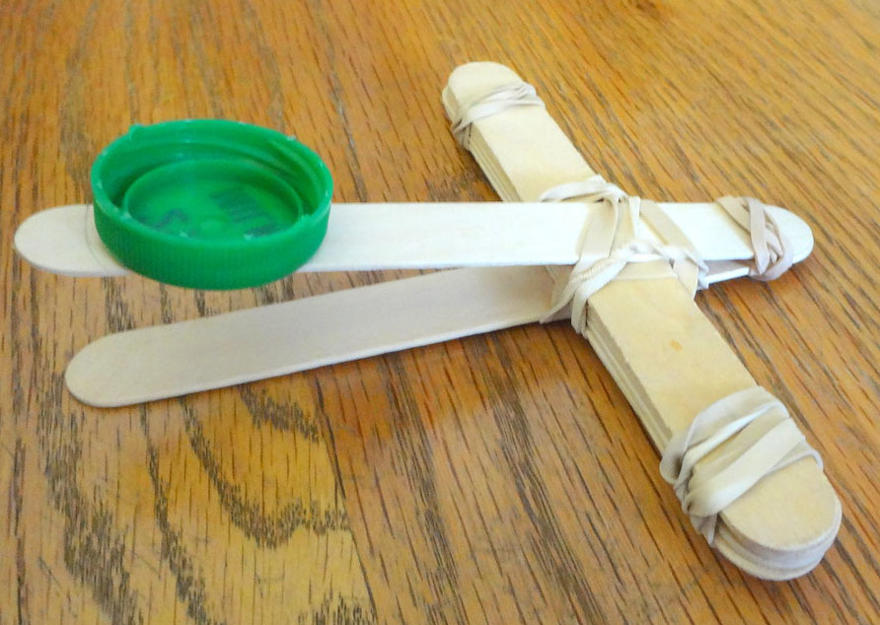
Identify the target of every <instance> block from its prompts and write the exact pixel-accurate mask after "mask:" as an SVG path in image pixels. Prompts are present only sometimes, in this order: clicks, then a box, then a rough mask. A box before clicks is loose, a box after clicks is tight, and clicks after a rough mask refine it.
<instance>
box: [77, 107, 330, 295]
mask: <svg viewBox="0 0 880 625" xmlns="http://www.w3.org/2000/svg"><path fill="white" fill-rule="evenodd" d="M92 191H93V193H94V198H95V225H96V227H97V229H98V234H99V235H100V236H101V240H102V241H103V242H104V244H105V245H106V246H107V248H108V249H109V250H110V251H111V253H113V255H114V256H116V258H117V259H118V260H119V261H120V262H121V263H122V264H124V265H125V266H126V267H128V268H129V269H131V270H133V271H136V272H137V273H140V274H143V275H145V276H148V277H150V278H153V279H155V280H159V281H161V282H167V283H169V284H175V285H178V286H186V287H194V288H202V289H237V288H244V287H250V286H257V285H260V284H265V283H266V282H271V281H272V280H277V279H278V278H281V277H283V276H286V275H288V274H289V273H292V272H293V271H295V270H296V268H297V267H299V266H300V265H302V264H303V263H305V262H306V261H307V260H308V259H309V258H310V257H311V256H312V254H314V253H315V250H317V249H318V246H319V245H320V244H321V241H322V240H323V238H324V234H325V233H326V231H327V220H328V218H329V216H330V196H331V195H332V191H333V182H332V179H331V177H330V172H329V171H328V170H327V167H326V166H325V165H324V163H323V161H321V159H320V158H319V157H318V156H317V155H316V154H315V153H314V152H312V151H311V150H310V149H309V148H307V147H306V146H304V145H302V144H301V143H299V142H298V141H296V140H295V139H292V138H290V137H287V136H285V135H283V134H281V133H279V132H276V131H274V130H269V129H268V128H260V127H258V126H251V125H249V124H243V123H240V122H233V121H225V120H185V121H173V122H165V123H161V124H155V125H152V126H134V127H132V128H131V130H129V132H128V134H126V135H124V136H122V137H120V138H119V139H117V140H116V141H114V142H113V143H111V144H110V145H109V146H107V148H105V149H104V151H103V152H101V154H100V155H98V158H97V159H96V160H95V163H94V165H93V166H92Z"/></svg>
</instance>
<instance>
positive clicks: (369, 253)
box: [15, 202, 813, 283]
mask: <svg viewBox="0 0 880 625" xmlns="http://www.w3.org/2000/svg"><path fill="white" fill-rule="evenodd" d="M598 206H600V205H598V204H594V203H565V204H560V203H546V202H545V203H537V202H531V203H501V202H479V203H465V202H459V203H451V202H447V203H425V204H419V203H393V204H392V203H383V204H334V205H333V209H332V211H331V213H330V223H329V226H328V229H327V236H326V237H325V240H324V241H323V243H322V244H321V247H320V248H319V249H318V251H317V252H316V253H315V255H314V256H313V257H312V258H311V259H310V260H309V262H307V263H306V264H305V265H303V266H302V267H300V268H299V269H298V271H367V270H381V269H446V268H451V267H499V266H510V265H573V264H574V263H575V262H577V260H578V258H579V252H578V245H579V241H580V236H581V231H582V229H583V228H584V224H589V222H590V220H591V219H592V215H593V212H594V211H595V209H596V208H597V207H598ZM660 208H661V209H662V210H663V211H664V213H665V214H666V215H668V216H669V218H670V219H671V220H672V222H673V223H674V224H676V226H677V227H678V228H680V229H681V230H682V231H683V232H684V233H686V234H687V235H688V237H689V238H690V239H691V241H693V243H694V247H695V249H696V250H697V252H698V253H699V254H700V256H701V257H702V258H703V259H704V260H706V261H708V262H716V263H718V262H719V261H736V260H749V259H751V258H752V256H753V252H752V248H751V245H750V243H749V241H748V238H747V237H746V235H745V234H744V232H743V230H742V229H741V228H740V227H738V226H737V225H736V224H735V223H734V222H733V220H732V219H731V218H730V217H729V216H728V215H727V214H726V213H725V212H724V211H723V210H722V209H721V208H720V207H719V206H718V205H717V204H714V203H712V204H696V203H691V204H672V203H665V204H660ZM771 210H772V211H773V213H774V215H775V216H776V218H777V220H778V221H779V223H780V227H781V228H782V230H783V231H784V232H785V233H786V235H787V236H788V238H789V239H790V240H791V241H792V242H793V243H792V244H793V247H794V260H795V262H798V261H801V260H803V259H804V258H806V257H807V256H808V255H809V253H810V251H811V250H812V247H813V237H812V233H811V232H810V228H809V226H807V225H806V224H805V223H804V222H803V221H802V220H801V219H799V218H798V217H797V216H796V215H793V214H792V213H790V212H788V211H786V210H783V209H781V208H776V207H772V208H771ZM646 228H647V230H648V232H649V235H650V236H652V237H653V240H655V241H659V239H658V238H657V236H656V234H653V233H652V232H651V230H650V227H649V226H647V225H646ZM15 247H16V250H18V252H19V254H21V255H22V256H23V257H24V258H25V259H26V260H28V262H30V263H31V264H32V265H34V266H36V267H39V268H40V269H43V270H45V271H51V272H52V273H58V274H61V275H68V276H78V277H97V276H106V277H110V276H119V275H124V274H125V273H127V272H128V270H127V269H126V268H125V267H124V266H123V265H121V264H119V263H118V262H117V261H116V260H115V259H114V258H113V256H112V255H111V253H110V252H109V251H108V250H107V249H106V247H104V245H103V243H102V242H101V239H100V237H99V236H98V232H97V230H95V222H94V218H93V214H92V208H91V206H90V205H88V204H75V205H71V206H62V207H58V208H52V209H47V210H44V211H40V212H38V213H36V214H34V215H32V216H31V217H29V218H28V219H26V220H25V221H24V222H23V223H22V224H21V225H20V226H19V228H18V229H17V230H16V233H15ZM747 271H748V269H747V266H746V265H745V264H743V263H738V264H737V263H734V264H730V265H717V266H716V267H714V271H712V270H710V274H709V276H708V278H709V280H708V281H709V282H710V283H711V282H714V281H716V274H717V279H729V278H731V277H739V276H741V275H746V273H747Z"/></svg>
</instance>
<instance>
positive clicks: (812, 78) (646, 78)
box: [0, 0, 880, 625]
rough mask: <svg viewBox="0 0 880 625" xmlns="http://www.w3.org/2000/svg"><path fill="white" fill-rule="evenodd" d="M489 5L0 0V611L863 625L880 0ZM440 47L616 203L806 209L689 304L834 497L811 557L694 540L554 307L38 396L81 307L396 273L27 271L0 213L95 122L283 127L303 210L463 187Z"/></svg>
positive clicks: (869, 612)
mask: <svg viewBox="0 0 880 625" xmlns="http://www.w3.org/2000/svg"><path fill="white" fill-rule="evenodd" d="M509 4H510V7H507V8H505V7H506V5H505V3H497V2H461V1H459V0H447V1H446V2H396V3H395V2H376V3H366V2H362V3H355V2H351V3H344V2H283V1H280V0H277V1H271V0H258V1H255V2H241V3H232V2H229V3H226V2H213V3H205V2H178V1H177V0H155V1H154V2H150V3H135V2H126V3H122V2H111V1H107V0H96V1H94V2H85V1H80V0H77V1H69V2H53V1H50V0H34V1H32V2H26V1H24V0H7V1H5V2H3V3H2V6H0V94H2V95H0V98H2V106H0V124H2V125H0V128H2V140H0V206H2V213H0V219H2V222H0V223H2V226H0V232H2V237H3V238H2V247H0V251H2V284H3V287H4V288H3V299H2V322H3V326H2V329H3V334H2V338H0V345H2V354H3V357H2V361H0V366H2V369H0V373H2V381H3V386H2V387H0V468H2V470H0V482H2V493H3V500H2V501H3V503H2V514H0V541H2V543H0V558H2V567H0V624H2V625H6V624H7V623H95V622H102V623H103V622H108V623H109V622H115V623H189V622H193V623H251V622H255V623H325V622H328V623H329V622H332V623H371V622H399V623H572V622H595V623H616V622H633V623H641V622H657V623H667V622H668V623H683V622H692V623H711V622H724V623H733V622H749V623H780V622H783V620H784V621H785V622H791V623H794V622H798V623H801V622H807V621H810V620H813V621H817V622H821V623H831V622H852V623H856V622H859V623H872V622H873V623H876V622H880V597H878V588H880V567H878V562H877V559H878V553H880V549H878V547H880V541H878V538H877V518H878V513H880V489H878V483H880V471H878V467H880V454H878V448H880V427H878V425H877V419H878V415H880V370H878V364H877V363H878V362H880V321H878V320H880V289H878V287H877V285H876V280H878V279H880V270H878V267H880V220H878V214H880V213H878V209H877V205H878V203H880V186H878V180H880V147H878V146H880V79H878V76H880V53H878V46H880V9H878V7H877V5H876V4H874V3H871V2H866V1H864V0H861V1H859V0H851V1H850V2H847V1H845V0H829V1H819V0H810V1H807V2H794V1H784V2H762V3H759V2H734V1H732V0H730V1H725V0H706V1H704V2H690V1H687V0H671V1H669V2H654V1H652V0H644V1H639V2H600V3H589V4H588V3H571V2H543V3H509ZM576 4H581V5H583V6H580V7H577V8H575V7H574V6H573V5H576ZM469 60H495V61H499V62H502V63H505V64H508V65H510V66H512V67H513V68H515V69H516V70H517V71H518V72H519V73H520V74H521V75H522V76H524V77H525V78H526V80H528V81H530V82H532V83H533V84H535V85H536V87H537V88H538V91H539V93H540V94H541V95H542V96H543V97H544V99H545V101H546V102H547V105H548V107H549V110H550V111H551V113H552V114H553V115H554V117H555V118H556V119H558V120H559V121H560V123H561V124H562V126H563V128H564V129H565V130H566V131H567V132H568V133H569V134H570V136H571V137H572V138H573V140H574V142H575V143H576V144H577V145H578V146H579V147H580V148H581V149H582V151H583V152H584V153H585V155H586V156H587V159H588V161H589V162H591V163H592V164H594V166H595V168H596V169H597V170H598V171H600V172H602V173H603V174H604V175H605V176H606V177H607V178H608V179H609V180H612V181H615V182H617V183H619V184H620V185H621V186H622V187H623V188H625V189H627V190H629V191H630V192H632V193H638V194H641V195H645V196H650V197H655V198H657V199H677V200H681V201H696V200H704V199H709V198H713V197H717V196H719V195H723V194H725V193H727V192H736V193H740V194H751V195H755V196H758V197H761V198H762V199H764V200H765V201H767V202H769V203H774V204H778V205H781V206H786V207H789V208H791V209H793V210H795V211H796V212H798V213H799V214H801V215H802V216H803V217H804V218H805V219H807V220H808V221H809V223H810V224H811V225H812V226H813V228H814V233H815V236H816V249H815V252H814V254H813V256H812V257H811V258H809V259H808V260H807V261H806V262H804V263H803V264H802V265H799V266H797V267H796V268H795V269H794V270H792V271H791V272H790V273H788V274H787V275H786V276H784V277H783V278H782V279H780V280H778V281H776V282H774V283H771V284H762V283H757V282H753V281H749V280H744V281H738V282H735V283H728V284H723V285H718V286H716V287H713V289H712V290H711V291H710V292H707V293H703V294H700V295H698V296H697V297H698V301H699V303H700V306H701V308H702V309H703V310H704V311H705V313H706V314H707V315H709V317H710V318H711V319H712V320H713V322H714V323H715V324H716V325H717V327H718V328H719V329H720V331H721V332H722V334H723V335H724V336H725V337H726V338H727V340H728V341H729V342H730V344H731V345H732V346H733V347H734V349H735V350H736V351H737V353H738V354H739V356H740V357H741V358H742V360H743V361H744V362H745V363H746V364H747V366H748V368H749V369H750V370H751V372H752V373H753V374H754V375H755V377H756V378H757V379H758V381H759V382H760V383H762V384H763V385H765V386H767V387H768V388H770V389H771V390H772V391H773V392H774V393H776V394H777V395H779V396H780V397H781V398H782V399H783V400H784V401H785V403H786V404H787V405H788V406H789V407H790V408H792V409H793V410H794V412H795V413H796V414H797V417H796V418H797V419H798V421H799V423H800V424H801V426H802V428H803V429H804V431H805V432H806V433H807V436H808V439H809V441H810V442H811V443H812V444H813V445H814V446H816V447H817V448H818V449H819V451H820V452H821V453H822V455H823V457H824V459H825V467H826V472H827V474H828V476H829V477H830V479H831V481H832V482H833V483H834V484H835V486H836V488H837V489H838V492H839V494H840V497H841V499H842V502H843V507H844V522H843V526H842V528H841V531H840V535H839V539H838V541H837V543H836V544H835V545H834V547H832V549H831V550H830V551H829V553H828V554H827V556H826V558H825V560H824V561H823V562H822V564H820V566H819V567H818V568H817V569H816V570H815V571H814V572H813V573H812V574H810V575H808V576H806V577H803V578H801V579H798V580H796V581H793V582H788V583H771V582H763V581H760V580H757V579H754V578H750V577H748V576H746V575H744V574H742V573H741V572H740V571H739V570H738V569H736V568H735V567H733V566H732V565H730V564H729V563H727V562H726V561H725V560H724V559H723V558H720V557H719V556H718V555H716V554H715V553H714V552H713V551H712V550H711V549H710V548H709V547H708V546H707V545H706V544H705V541H704V540H703V539H702V538H700V537H699V536H698V535H697V534H696V532H695V531H694V530H693V529H692V528H691V527H690V524H689V522H688V520H687V519H686V517H685V516H684V515H683V514H682V513H681V511H680V508H679V505H678V502H677V501H676V499H675V497H674V495H673V493H672V490H671V489H670V488H669V487H668V485H667V484H665V483H664V482H663V480H662V479H661V478H660V475H659V473H658V467H657V465H658V457H657V454H656V452H655V450H654V449H653V448H652V447H651V445H650V443H649V442H648V439H647V437H646V435H645V433H644V432H643V430H642V428H641V426H640V425H639V423H638V421H637V419H636V417H635V416H634V415H633V413H632V411H631V409H630V408H629V406H628V405H627V403H626V401H625V400H624V398H623V395H622V394H621V392H620V391H619V390H618V389H617V387H616V386H615V384H614V382H613V381H612V379H611V378H610V376H609V375H608V374H607V373H606V372H605V370H604V369H603V367H602V365H601V363H600V362H599V361H598V359H597V358H596V356H595V354H594V353H593V352H592V350H591V349H590V347H589V345H588V344H587V343H586V342H585V341H584V340H583V339H582V338H580V337H579V336H578V335H577V334H575V333H574V332H573V331H572V330H571V328H570V327H569V326H568V324H567V323H556V324H551V325H548V326H539V325H533V326H527V327H522V328H518V329H514V330H509V331H505V332H498V333H494V334H490V335H486V336H479V337H475V338H470V339H467V340H460V341H452V342H449V343H445V344H440V345H434V346H431V347H426V348H423V349H418V350H412V351H408V352H403V353H399V354H392V355H389V356H384V357H378V358H371V359H368V360H363V361H359V362H353V363H350V364H344V365H338V366H333V367H326V368H323V369H320V370H317V371H314V372H309V373H306V374H299V375H291V376H285V377H282V378H279V379H273V380H268V381H265V382H261V383H257V384H249V385H244V386H241V387H236V388H228V389H224V390H220V391H214V392H207V393H201V394H198V395H195V396H192V397H187V398H184V399H180V400H171V401H163V402H156V403H152V404H149V405H142V406H134V407H130V408H124V409H114V410H101V409H95V408H90V407H86V406H84V405H82V404H80V403H78V402H77V401H76V400H74V399H73V398H72V397H71V396H70V395H69V394H68V393H67V391H66V389H65V387H64V385H63V377H62V376H63V371H64V367H65V365H66V363H67V361H68V360H69V359H70V357H71V356H72V355H73V354H74V353H75V352H76V351H77V350H78V349H80V348H81V347H83V346H84V345H86V344H87V343H88V342H89V341H91V340H94V339H95V338H98V337H100V336H101V335H103V334H106V333H108V332H111V331H118V330H123V329H127V328H133V327H140V326H146V325H148V324H156V323H162V322H171V321H175V320H182V319H189V318H194V317H198V316H203V315H210V314H215V313H219V312H222V311H226V310H232V309H238V308H243V307H246V306H254V305H260V304H265V303H268V302H276V301H282V300H287V299H290V298H293V297H303V296H306V295H309V294H315V293H321V292H326V291H330V290H334V289H342V288H347V287H350V286H352V285H358V284H367V283H371V282H376V281H381V280H386V279H390V278H394V277H397V276H398V275H402V274H395V273H383V274H379V273H370V274H366V275H354V274H352V275H335V274H333V275H296V276H294V277H292V278H289V279H286V280H282V281H280V282H277V283H274V284H270V285H268V286H266V287H263V288H259V289H253V290H247V291H241V292H197V291H191V290H184V289H178V288H173V287H167V286H163V285H160V284H157V283H155V282H152V281H149V280H146V279H141V278H137V277H129V278H124V279H107V280H97V279H93V280H74V279H69V278H61V277H55V276H52V275H48V274H45V273H41V272H38V271H36V270H33V269H32V268H31V267H29V266H28V265H26V264H25V263H23V262H22V261H21V260H20V259H19V258H18V257H16V256H15V254H14V253H13V250H12V248H11V241H12V235H13V231H14V229H15V227H16V226H17V225H18V224H19V223H20V222H21V221H22V220H23V219H24V218H25V217H27V216H28V215H30V214H31V213H33V212H35V211H37V210H39V209H41V208H45V207H49V206H54V205H60V204H65V203H75V202H83V201H90V199H91V192H90V189H89V167H90V164H91V161H92V159H93V158H94V157H95V155H96V154H97V153H98V151H99V150H100V149H101V148H102V147H103V146H104V145H105V144H107V143H108V142H109V141H111V140H112V139H113V138H115V137H116V136H118V135H120V134H122V133H124V132H125V131H126V130H127V128H128V127H129V125H130V124H133V123H153V122H159V121H163V120H169V119H177V118H186V117H224V118H231V119H238V120H242V121H247V122H252V123H257V124H261V125H265V126H270V127H273V128H276V129H279V130H282V131H284V132H286V133H293V134H295V135H296V136H297V137H299V138H300V139H301V140H302V141H303V142H304V143H306V144H308V145H310V146H312V147H313V148H314V149H316V150H317V151H318V152H319V153H320V154H321V155H322V157H323V158H324V159H325V160H326V161H327V163H328V164H329V166H330V168H331V170H332V171H333V174H334V177H335V181H336V190H335V194H334V197H335V199H336V200H338V201H348V202H358V201H381V200H490V199H493V198H494V195H493V193H492V191H491V189H490V188H489V187H488V185H487V183H486V182H485V181H484V179H483V176H482V175H481V173H480V172H479V171H478V169H477V167H476V165H475V163H474V162H473V160H472V159H471V158H470V156H469V155H468V154H467V153H465V152H463V151H462V150H461V149H460V148H458V147H457V146H456V144H455V142H454V141H453V140H452V137H451V135H450V133H449V131H448V127H447V122H446V120H445V119H444V116H443V112H442V107H441V104H440V90H441V88H442V86H443V85H444V84H445V80H446V78H447V76H448V75H449V73H450V72H451V71H452V69H453V68H454V67H456V66H457V65H458V64H461V63H463V62H466V61H469ZM357 322H358V318H357V311H352V323H357ZM137 357H138V355H137V354H134V353H133V354H131V358H132V359H136V358H137Z"/></svg>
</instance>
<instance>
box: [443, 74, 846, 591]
mask: <svg viewBox="0 0 880 625" xmlns="http://www.w3.org/2000/svg"><path fill="white" fill-rule="evenodd" d="M518 81H520V78H519V76H517V75H516V74H515V73H514V72H513V71H512V70H510V69H508V68H506V67H504V66H502V65H498V64H495V63H472V64H468V65H465V66H462V67H459V68H458V69H456V70H455V71H454V72H453V73H452V75H451V76H450V78H449V84H448V86H447V88H446V90H445V91H444V94H443V95H444V97H443V101H444V105H445V107H446V109H447V113H448V114H449V117H450V119H457V118H458V117H459V115H460V113H461V111H462V107H463V106H468V105H470V104H471V103H473V102H475V101H476V100H477V99H478V98H480V97H482V96H484V95H485V94H487V93H489V92H491V91H492V90H493V89H496V88H498V87H501V86H503V85H507V84H510V83H514V82H518ZM470 150H471V152H472V153H473V155H474V157H475V158H476V160H477V162H478V163H479V164H480V166H481V167H482V168H483V170H484V172H485V173H486V175H487V177H488V178H489V180H490V182H491V183H492V185H493V186H494V187H495V189H496V191H497V192H498V194H499V195H500V196H501V197H502V199H504V200H508V201H530V200H534V199H536V198H538V197H539V196H540V195H541V194H542V193H544V192H545V191H546V190H547V189H549V188H551V187H554V186H556V185H559V184H562V183H567V182H572V181H579V180H584V179H587V178H589V177H591V176H593V175H594V172H593V171H592V170H591V169H590V167H589V166H588V165H587V163H586V161H585V160H584V159H583V157H582V156H581V155H580V154H579V153H578V152H577V150H576V149H575V148H574V147H573V145H572V144H571V142H570V141H569V140H568V139H567V138H566V137H565V135H564V134H563V132H562V131H561V129H560V128H559V127H558V126H557V125H556V124H555V122H553V120H552V118H551V117H550V115H549V114H548V113H547V112H546V110H545V109H544V108H543V107H540V106H521V107H515V108H510V109H508V110H505V111H504V112H501V113H498V114H496V115H493V116H490V117H486V118H484V119H482V120H479V121H477V122H476V123H474V124H473V125H472V127H471V134H470ZM636 271H637V270H631V269H630V267H628V268H627V269H625V270H624V272H627V273H629V274H630V276H629V277H630V278H633V277H636ZM654 271H655V272H656V271H666V272H667V277H664V278H661V279H649V280H643V279H629V280H619V281H614V282H612V283H610V284H609V285H607V286H606V287H605V288H603V289H602V290H600V291H598V292H597V293H595V294H593V295H592V296H591V297H590V299H589V306H588V325H587V334H586V336H587V338H588V340H589V341H590V343H591V344H592V345H593V348H594V349H595V350H596V353H597V354H598V355H599V357H600V358H601V359H602V361H603V363H604V364H605V365H606V366H607V367H608V369H609V371H610V372H611V374H612V376H613V377H614V379H615V380H616V381H617V383H618V384H619V385H620V387H621V389H622V390H623V392H624V394H625V395H626V397H627V399H628V400H629V401H630V403H631V405H632V406H633V409H634V410H635V411H636V413H637V415H638V416H639V418H640V419H641V421H642V423H643V425H644V427H645V429H646V431H647V432H648V434H649V436H650V437H651V439H652V441H653V443H654V445H655V446H656V447H657V449H659V450H661V451H662V450H663V449H665V447H666V445H667V444H668V442H669V440H670V437H671V436H672V435H673V434H675V433H678V432H681V431H683V430H685V429H686V428H688V426H689V425H690V422H691V420H692V419H693V417H694V416H695V415H696V414H697V413H698V412H700V411H701V410H703V409H704V408H706V407H707V406H709V405H710V404H711V403H713V402H714V401H716V400H719V399H720V398H723V397H726V396H728V395H730V394H731V393H733V392H735V391H739V390H742V389H748V388H753V387H755V386H756V383H755V381H754V379H753V378H752V376H751V375H750V374H749V373H748V371H747V370H746V369H745V367H744V366H743V365H742V363H740V361H739V360H738V359H737V358H736V356H735V355H734V354H733V352H732V351H731V349H730V348H729V347H728V346H727V345H726V344H725V343H724V341H723V339H722V338H721V336H720V335H719V334H718V332H717V331H716V330H715V328H714V327H713V326H712V324H711V323H710V322H709V321H708V320H707V319H706V318H705V317H704V316H703V315H702V314H701V312H700V311H699V309H698V308H697V307H696V305H695V304H694V302H693V301H692V299H691V298H690V296H689V293H688V292H687V290H686V289H685V288H683V287H682V285H681V283H679V281H678V280H677V279H676V278H675V277H673V274H672V272H671V270H670V269H668V265H667V268H666V269H657V268H655V269H654ZM723 449H724V447H723V446H722V448H721V449H720V450H717V453H721V452H723ZM717 453H715V452H713V453H712V454H710V456H709V457H707V458H705V459H703V460H701V461H700V462H699V463H698V464H697V466H696V471H699V470H700V467H701V466H703V465H704V464H706V463H707V462H709V461H711V460H712V458H714V457H716V456H717ZM840 518H841V508H840V502H839V501H838V499H837V496H836V494H835V492H834V490H833V488H832V487H831V485H830V483H829V482H828V480H827V479H826V477H825V475H824V474H823V472H822V469H821V468H820V467H819V466H818V465H817V464H816V462H815V461H814V460H813V459H812V458H805V459H802V460H799V461H797V462H795V463H794V464H790V465H789V466H787V467H785V468H783V469H780V470H778V471H777V472H775V473H773V474H771V475H769V476H768V477H765V478H764V479H762V480H761V481H760V482H758V483H757V484H756V485H755V486H754V487H752V488H751V489H750V490H748V491H747V492H746V493H745V494H744V495H742V496H741V497H740V498H739V499H737V500H736V501H734V502H733V503H732V504H731V505H729V506H728V507H727V508H726V509H724V510H723V511H722V512H721V513H720V515H719V524H718V531H717V534H716V536H715V547H716V548H718V550H719V551H720V552H721V553H722V554H724V555H725V556H726V557H727V558H728V559H730V560H731V561H732V562H733V563H735V564H737V565H738V566H740V567H741V568H743V569H744V570H745V571H747V572H749V573H751V574H753V575H756V576H758V577H762V578H766V579H780V580H781V579H789V578H792V577H796V576H798V575H801V574H804V573H806V572H808V571H809V570H810V569H812V568H813V567H814V566H815V565H816V564H817V563H818V562H819V560H820V559H821V557H822V555H823V554H824V553H825V551H826V550H827V549H828V547H830V545H831V544H832V542H833V541H834V537H835V535H836V533H837V529H838V527H839V524H840Z"/></svg>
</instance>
